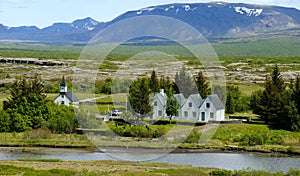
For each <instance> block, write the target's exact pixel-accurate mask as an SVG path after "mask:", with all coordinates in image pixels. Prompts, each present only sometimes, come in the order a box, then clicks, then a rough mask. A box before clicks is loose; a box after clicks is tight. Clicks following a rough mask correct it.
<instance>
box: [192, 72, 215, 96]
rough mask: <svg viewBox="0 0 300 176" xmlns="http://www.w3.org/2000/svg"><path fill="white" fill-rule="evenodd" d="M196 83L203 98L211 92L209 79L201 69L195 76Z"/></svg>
mask: <svg viewBox="0 0 300 176" xmlns="http://www.w3.org/2000/svg"><path fill="white" fill-rule="evenodd" d="M195 83H196V86H197V88H198V92H199V94H200V96H201V97H202V98H203V99H205V98H206V97H207V96H208V95H210V94H211V89H210V88H209V82H208V79H207V78H206V77H205V76H204V74H203V72H202V71H199V73H198V75H197V76H196V77H195Z"/></svg>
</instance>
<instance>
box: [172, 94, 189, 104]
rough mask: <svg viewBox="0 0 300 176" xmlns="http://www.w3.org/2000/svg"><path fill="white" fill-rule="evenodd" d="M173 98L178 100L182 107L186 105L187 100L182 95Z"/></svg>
mask: <svg viewBox="0 0 300 176" xmlns="http://www.w3.org/2000/svg"><path fill="white" fill-rule="evenodd" d="M173 97H174V98H175V99H176V101H177V103H178V104H179V105H180V106H182V105H184V103H185V101H186V99H185V97H184V95H183V94H182V93H180V94H174V95H173Z"/></svg>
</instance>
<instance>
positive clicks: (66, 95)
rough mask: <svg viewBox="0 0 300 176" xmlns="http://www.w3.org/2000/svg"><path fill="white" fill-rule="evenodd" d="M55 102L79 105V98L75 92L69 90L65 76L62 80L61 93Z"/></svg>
mask: <svg viewBox="0 0 300 176" xmlns="http://www.w3.org/2000/svg"><path fill="white" fill-rule="evenodd" d="M54 102H55V103H57V104H59V105H66V106H70V105H78V104H79V100H78V98H77V97H76V96H75V95H74V94H73V92H68V86H67V83H66V80H65V77H64V76H63V78H62V80H61V82H60V93H59V95H58V96H57V97H56V98H55V100H54Z"/></svg>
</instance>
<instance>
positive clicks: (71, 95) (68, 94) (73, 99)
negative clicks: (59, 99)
mask: <svg viewBox="0 0 300 176" xmlns="http://www.w3.org/2000/svg"><path fill="white" fill-rule="evenodd" d="M66 97H67V98H68V99H69V100H70V101H71V102H78V101H79V100H78V98H77V97H76V96H75V95H74V94H73V92H67V93H66Z"/></svg>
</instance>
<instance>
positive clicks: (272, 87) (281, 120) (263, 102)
mask: <svg viewBox="0 0 300 176" xmlns="http://www.w3.org/2000/svg"><path fill="white" fill-rule="evenodd" d="M250 106H251V109H252V110H253V112H254V113H255V114H258V115H259V117H260V118H261V120H263V121H264V122H265V123H266V124H268V125H270V126H271V127H273V128H276V129H285V130H292V131H299V130H300V77H299V76H298V77H297V78H296V80H291V82H290V83H289V84H287V83H285V82H284V80H283V78H282V75H281V73H280V70H279V68H278V66H277V65H276V66H275V67H274V69H273V72H272V74H271V76H268V77H267V78H266V81H265V84H264V90H263V91H257V92H254V93H253V94H252V96H251V100H250Z"/></svg>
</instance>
